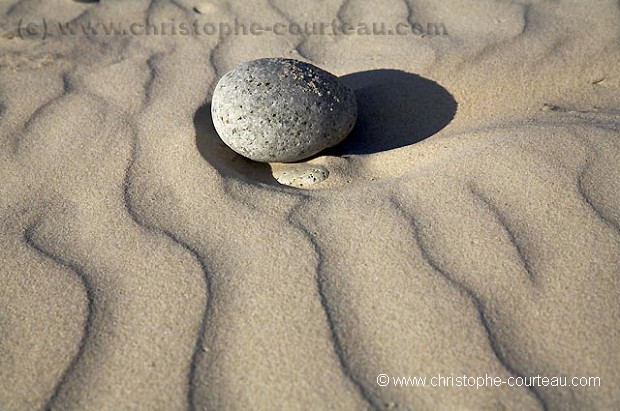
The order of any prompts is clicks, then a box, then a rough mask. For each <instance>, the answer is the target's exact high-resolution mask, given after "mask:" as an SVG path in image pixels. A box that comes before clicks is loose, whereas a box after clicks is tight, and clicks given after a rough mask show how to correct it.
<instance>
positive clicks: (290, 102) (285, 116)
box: [211, 58, 357, 162]
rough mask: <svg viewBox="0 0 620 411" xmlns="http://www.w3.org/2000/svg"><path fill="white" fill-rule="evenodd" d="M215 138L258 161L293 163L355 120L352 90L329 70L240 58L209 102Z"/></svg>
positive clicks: (341, 134)
mask: <svg viewBox="0 0 620 411" xmlns="http://www.w3.org/2000/svg"><path fill="white" fill-rule="evenodd" d="M211 115H212V117H213V124H214V126H215V129H216V130H217V132H218V134H219V136H220V138H221V139H222V141H224V143H226V145H228V146H229V147H230V148H231V149H233V150H234V151H235V152H237V153H238V154H240V155H242V156H244V157H247V158H249V159H252V160H254V161H261V162H293V161H299V160H303V159H305V158H308V157H311V156H313V155H315V154H317V153H318V152H320V151H322V150H324V149H326V148H328V147H331V146H334V145H336V144H338V143H340V142H341V141H342V140H344V139H345V138H346V137H347V135H348V134H349V133H350V132H351V130H352V129H353V126H354V125H355V121H356V119H357V102H356V100H355V94H354V93H353V91H352V90H351V89H350V88H348V87H347V86H345V85H344V84H342V82H341V81H340V80H339V79H338V78H337V77H336V76H334V75H333V74H331V73H328V72H327V71H324V70H322V69H320V68H318V67H316V66H313V65H312V64H308V63H304V62H301V61H298V60H293V59H285V58H265V59H259V60H253V61H249V62H246V63H242V64H240V65H239V66H237V67H236V68H234V69H233V70H231V71H229V72H228V73H226V74H225V75H224V76H223V77H222V78H221V79H220V81H219V82H218V83H217V86H216V87H215V91H214V92H213V99H212V101H211Z"/></svg>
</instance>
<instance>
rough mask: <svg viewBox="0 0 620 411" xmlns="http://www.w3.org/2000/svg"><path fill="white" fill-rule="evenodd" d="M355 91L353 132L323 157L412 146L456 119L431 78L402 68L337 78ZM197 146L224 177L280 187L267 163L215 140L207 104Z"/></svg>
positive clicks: (197, 118)
mask: <svg viewBox="0 0 620 411" xmlns="http://www.w3.org/2000/svg"><path fill="white" fill-rule="evenodd" d="M341 80H342V81H343V82H344V83H345V84H347V85H348V86H349V87H351V88H352V89H353V90H354V91H355V94H356V97H357V104H358V110H359V111H358V118H357V123H356V125H355V128H354V129H353V131H352V132H351V134H350V135H349V136H348V137H347V138H346V139H345V140H344V141H343V142H342V143H340V144H339V145H337V146H335V147H333V148H330V149H327V150H324V151H323V152H321V153H319V154H318V155H316V156H314V157H320V156H323V155H329V156H347V155H355V154H371V153H379V152H382V151H387V150H392V149H395V148H399V147H404V146H408V145H411V144H415V143H417V142H419V141H422V140H424V139H425V138H427V137H430V136H432V135H433V134H435V133H437V132H438V131H439V130H441V129H442V128H444V127H445V126H446V125H448V123H450V121H451V120H452V119H453V118H454V115H455V113H456V108H457V103H456V101H455V100H454V98H453V97H452V95H451V94H450V93H449V92H448V91H447V90H446V89H445V88H443V87H441V86H440V85H439V84H437V83H436V82H434V81H431V80H428V79H425V78H423V77H420V76H418V75H415V74H410V73H406V72H404V71H400V70H371V71H363V72H358V73H353V74H348V75H346V76H343V77H341ZM194 126H195V129H196V147H197V148H198V151H199V152H200V154H201V155H202V157H203V158H204V159H205V160H207V161H208V162H209V163H210V164H211V165H212V166H213V167H215V168H216V169H217V170H219V171H220V172H221V173H223V174H225V175H230V176H234V177H237V178H241V179H243V180H247V181H249V182H259V183H265V184H270V185H280V184H279V183H278V182H277V181H276V180H275V179H274V178H273V176H272V173H271V167H270V166H269V165H268V164H266V163H258V162H255V161H252V160H248V159H246V158H245V157H242V156H240V155H239V154H237V153H235V152H234V151H233V150H231V149H230V148H229V147H228V146H226V145H225V144H224V143H223V142H222V140H221V139H220V138H219V136H218V134H217V132H216V131H215V127H214V126H213V120H212V119H211V104H210V103H207V104H205V105H203V106H202V107H200V108H199V109H198V111H196V114H195V115H194Z"/></svg>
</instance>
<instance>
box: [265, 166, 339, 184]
mask: <svg viewBox="0 0 620 411" xmlns="http://www.w3.org/2000/svg"><path fill="white" fill-rule="evenodd" d="M273 177H274V178H275V179H276V181H277V182H278V183H280V184H283V185H285V186H290V187H296V188H310V187H312V186H313V185H315V184H318V183H320V182H321V181H324V180H325V179H326V178H327V177H329V171H328V170H327V169H326V168H325V167H323V166H321V165H318V164H302V165H300V166H295V167H294V168H287V169H281V170H277V171H275V172H274V173H273Z"/></svg>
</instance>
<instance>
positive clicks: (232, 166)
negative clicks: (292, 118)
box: [194, 103, 279, 185]
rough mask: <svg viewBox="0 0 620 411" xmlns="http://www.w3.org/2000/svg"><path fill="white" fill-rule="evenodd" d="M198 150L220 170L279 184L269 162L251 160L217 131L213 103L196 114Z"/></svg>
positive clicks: (242, 177) (237, 175)
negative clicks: (237, 150) (231, 147)
mask: <svg viewBox="0 0 620 411" xmlns="http://www.w3.org/2000/svg"><path fill="white" fill-rule="evenodd" d="M194 128H195V129H196V147H197V148H198V152H199V153H200V155H201V156H202V158H204V159H205V160H207V162H209V164H211V165H212V166H213V167H215V168H216V169H217V170H218V171H219V172H221V173H222V174H226V175H232V176H234V177H237V178H240V179H243V180H247V181H249V182H259V183H265V184H270V185H279V183H278V182H277V181H276V180H275V179H274V178H273V176H272V174H271V167H270V166H269V164H267V163H258V162H256V161H252V160H249V159H247V158H245V157H243V156H240V155H239V154H237V153H235V152H234V151H233V150H231V149H230V148H229V147H228V146H227V145H226V144H224V142H223V141H222V139H220V137H219V136H218V134H217V131H215V126H214V125H213V119H212V118H211V103H207V104H205V105H203V106H202V107H200V108H199V109H198V111H196V114H195V115H194Z"/></svg>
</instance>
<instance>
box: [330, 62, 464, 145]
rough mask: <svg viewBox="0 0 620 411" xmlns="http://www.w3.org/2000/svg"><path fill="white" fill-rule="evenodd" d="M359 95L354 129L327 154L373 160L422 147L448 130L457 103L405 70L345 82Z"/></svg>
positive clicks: (369, 74) (374, 72)
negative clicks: (374, 155)
mask: <svg viewBox="0 0 620 411" xmlns="http://www.w3.org/2000/svg"><path fill="white" fill-rule="evenodd" d="M340 79H341V80H342V81H343V82H344V83H345V84H346V85H348V86H349V87H351V88H352V89H353V90H354V91H355V95H356V97H357V106H358V117H357V123H356V125H355V128H354V129H353V131H352V132H351V134H350V135H349V137H347V139H346V140H344V141H343V142H342V143H340V144H339V145H337V146H336V147H334V148H332V149H330V150H329V151H328V152H327V153H323V154H329V155H334V156H345V155H352V154H371V153H379V152H382V151H387V150H392V149H395V148H399V147H404V146H408V145H411V144H415V143H418V142H420V141H422V140H424V139H426V138H428V137H430V136H432V135H433V134H436V133H437V132H438V131H440V130H441V129H442V128H444V127H445V126H447V125H448V124H449V123H450V121H452V119H453V118H454V115H455V114H456V108H457V103H456V100H454V97H452V94H450V93H449V92H448V91H447V90H446V89H445V88H443V87H442V86H440V85H439V84H437V83H436V82H434V81H432V80H429V79H425V78H424V77H420V76H418V75H415V74H411V73H406V72H404V71H400V70H389V69H383V70H370V71H362V72H358V73H352V74H348V75H346V76H342V77H341V78H340Z"/></svg>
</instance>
